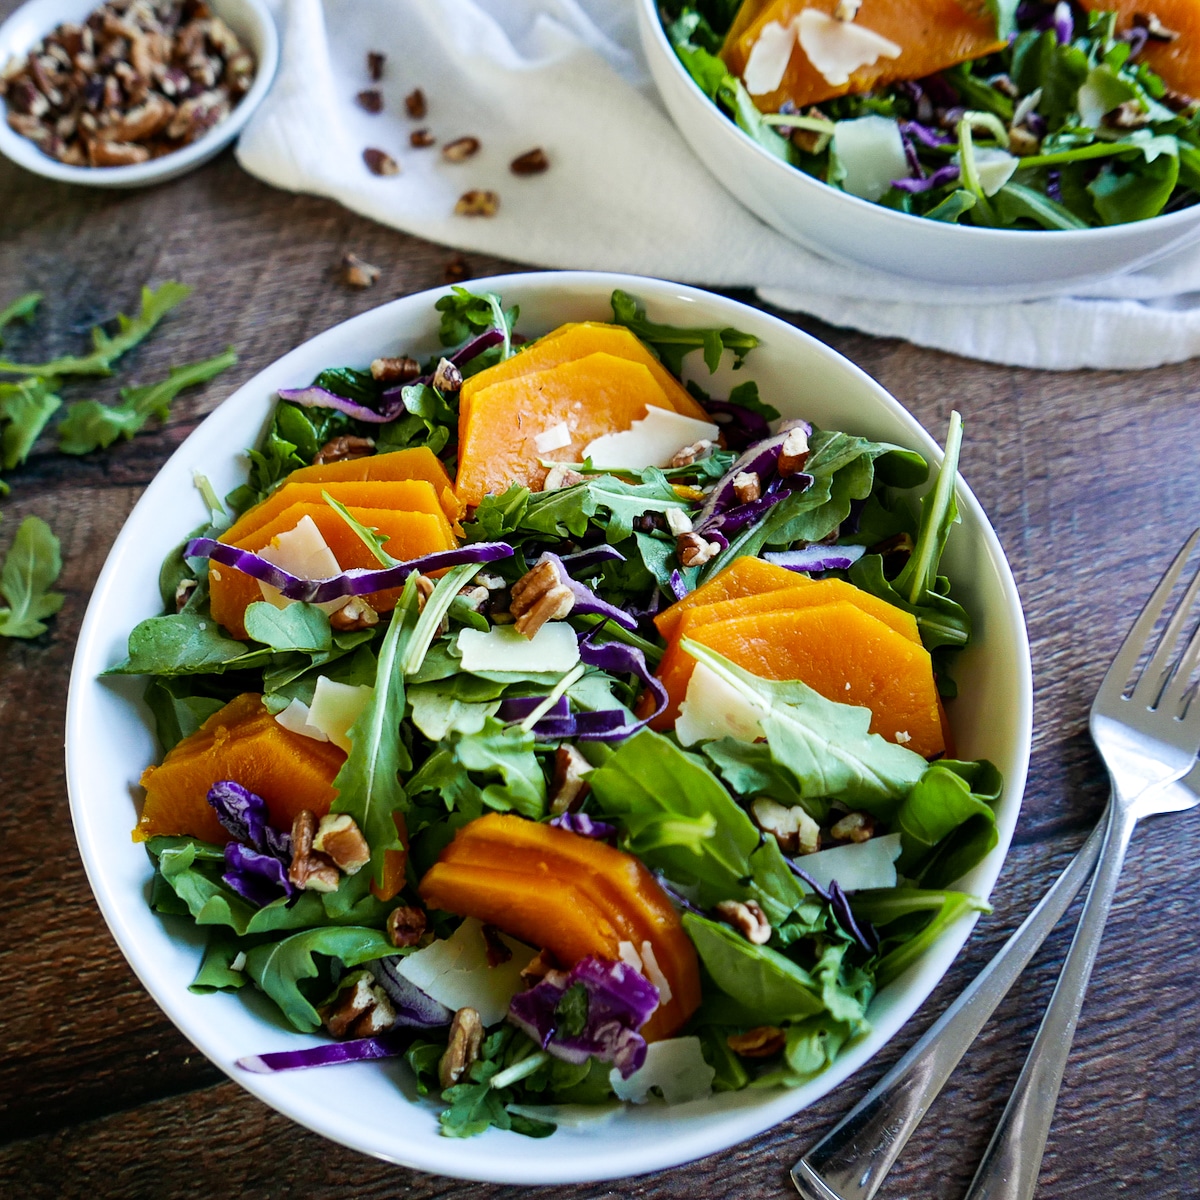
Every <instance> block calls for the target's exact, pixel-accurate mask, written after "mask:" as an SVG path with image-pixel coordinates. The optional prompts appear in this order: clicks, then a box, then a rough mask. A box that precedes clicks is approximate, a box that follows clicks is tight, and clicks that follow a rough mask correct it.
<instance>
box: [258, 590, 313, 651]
mask: <svg viewBox="0 0 1200 1200" xmlns="http://www.w3.org/2000/svg"><path fill="white" fill-rule="evenodd" d="M245 622H246V632H247V633H248V634H249V635H250V636H251V637H252V638H253V639H254V640H255V641H256V642H263V643H264V644H265V645H268V646H270V647H271V649H272V650H279V651H285V650H299V651H302V652H303V653H306V654H320V653H323V652H325V651H328V650H330V649H332V648H333V633H332V630H331V629H330V627H329V618H328V617H327V616H326V615H325V612H324V610H323V609H320V608H318V607H317V606H316V605H315V604H304V603H294V604H288V605H285V606H284V607H283V608H276V607H275V605H273V604H269V603H268V602H267V601H266V600H256V601H254V602H253V603H252V604H248V605H247V606H246V616H245Z"/></svg>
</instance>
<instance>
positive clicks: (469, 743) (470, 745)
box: [454, 717, 546, 820]
mask: <svg viewBox="0 0 1200 1200" xmlns="http://www.w3.org/2000/svg"><path fill="white" fill-rule="evenodd" d="M534 740H535V739H534V735H533V734H532V733H527V732H525V731H524V730H523V729H521V728H520V726H518V725H505V724H504V723H503V722H501V721H498V720H496V718H495V717H487V718H485V720H484V723H483V728H482V729H481V730H480V731H479V732H478V733H465V734H459V735H458V737H457V739H456V741H455V744H454V753H455V756H456V757H457V759H458V761H459V763H461V764H462V766H463V767H465V768H466V769H467V770H468V771H474V772H476V773H480V774H483V775H484V776H485V777H487V776H495V775H498V776H499V777H500V782H499V783H489V784H488V785H487V786H486V787H484V788H483V790H482V791H481V792H480V797H481V799H482V800H483V802H484V803H485V804H486V805H488V807H489V808H494V809H496V810H497V811H498V812H510V811H512V810H514V809H515V810H516V811H517V812H519V813H520V814H521V815H522V816H523V817H530V818H531V819H533V820H536V819H537V818H538V817H541V816H543V815H544V814H545V811H546V777H545V775H543V774H542V768H541V766H540V765H539V764H538V760H537V756H536V755H535V754H534V752H533V745H534Z"/></svg>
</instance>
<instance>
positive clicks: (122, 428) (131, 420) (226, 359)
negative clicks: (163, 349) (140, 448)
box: [56, 347, 237, 454]
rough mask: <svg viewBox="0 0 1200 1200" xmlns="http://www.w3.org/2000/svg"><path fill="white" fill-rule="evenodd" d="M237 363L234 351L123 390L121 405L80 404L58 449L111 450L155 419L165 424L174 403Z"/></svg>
mask: <svg viewBox="0 0 1200 1200" xmlns="http://www.w3.org/2000/svg"><path fill="white" fill-rule="evenodd" d="M236 362H237V354H236V353H235V352H234V350H233V348H232V347H230V348H229V349H228V350H226V351H225V352H224V353H223V354H217V355H214V356H213V357H212V358H206V359H204V360H203V361H201V362H194V363H189V364H187V365H186V366H183V367H172V368H171V370H170V373H169V375H168V377H167V378H166V379H164V380H162V381H161V382H159V383H151V384H145V385H144V386H142V387H124V388H122V389H121V403H120V404H114V405H106V404H101V403H100V402H99V401H98V400H80V401H77V402H76V403H74V404H72V405H71V406H70V407H69V408H68V409H67V415H66V417H65V418H64V419H63V422H62V424H61V425H59V427H58V448H59V450H61V451H62V452H63V453H64V454H88V453H90V452H91V451H93V450H105V449H107V448H108V447H109V446H111V445H112V444H113V442H115V441H116V440H117V438H119V437H123V438H125V439H129V438H132V437H133V435H134V434H135V433H140V432H141V430H142V429H143V428H144V427H145V425H146V422H147V421H149V420H150V418H151V417H153V416H157V417H158V418H159V419H160V420H162V421H165V420H166V419H167V416H168V415H169V413H170V410H171V402H172V401H173V400H174V399H175V397H176V396H177V395H179V393H180V392H181V391H183V389H184V388H186V387H194V386H195V385H196V384H198V383H205V382H207V381H208V380H210V379H212V378H213V377H214V376H215V375H219V374H220V373H221V372H222V371H224V370H225V369H226V368H228V367H231V366H233V364H234V363H236ZM56 407H57V406H56Z"/></svg>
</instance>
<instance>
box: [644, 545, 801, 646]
mask: <svg viewBox="0 0 1200 1200" xmlns="http://www.w3.org/2000/svg"><path fill="white" fill-rule="evenodd" d="M812 582H813V581H812V580H811V579H810V578H809V577H808V576H807V575H801V574H800V573H799V572H797V571H789V570H788V569H787V568H786V567H778V566H776V565H775V564H774V563H769V562H767V561H766V560H765V559H762V558H751V557H750V556H749V555H743V556H742V557H741V558H735V559H734V560H733V562H731V563H730V564H729V566H727V567H726V568H725V569H724V570H723V571H721V572H720V573H719V574H717V575H714V576H713V577H712V579H710V580H709V581H708V582H707V583H706V584H704V585H703V586H701V587H698V588H696V590H695V591H694V592H689V593H688V594H687V595H686V596H684V598H683V599H682V600H676V601H675V603H674V604H672V605H671V607H670V608H668V609H665V610H664V611H663V612H661V613H659V614H658V616H657V617H655V618H654V624H655V625H656V626H657V628H658V632H659V633H661V634H662V635H663V637H665V638H668V639H670V638H671V637H672V636H673V635H674V633H675V627H676V626H677V625H678V624H679V622H680V621H681V620H682V619H683V615H684V613H687V612H691V610H692V609H694V608H700V607H701V606H703V605H706V604H717V603H719V602H720V601H722V600H734V599H737V598H738V597H739V596H756V595H758V594H759V593H760V592H775V591H780V590H782V589H785V588H787V589H790V588H798V587H804V586H805V585H806V584H810V583H812Z"/></svg>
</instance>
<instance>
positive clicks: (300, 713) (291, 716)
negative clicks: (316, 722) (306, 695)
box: [275, 700, 329, 742]
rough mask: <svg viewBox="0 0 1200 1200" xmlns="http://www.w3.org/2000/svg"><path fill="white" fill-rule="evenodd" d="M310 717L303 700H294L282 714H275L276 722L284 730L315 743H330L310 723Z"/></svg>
mask: <svg viewBox="0 0 1200 1200" xmlns="http://www.w3.org/2000/svg"><path fill="white" fill-rule="evenodd" d="M308 715H309V714H308V705H307V704H305V703H304V701H303V700H293V701H292V702H291V704H289V705H288V706H287V708H285V709H284V710H283V711H282V712H277V713H276V714H275V720H276V721H278V722H279V724H280V725H282V726H283V727H284V729H288V730H291V732H292V733H298V734H300V735H301V736H302V737H306V738H312V739H313V741H314V742H327V741H329V739H328V738H327V737H326V736H325V734H323V733H322V732H321V731H320V730H319V729H316V728H314V727H313V726H312V725H310V724H309V723H308Z"/></svg>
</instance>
